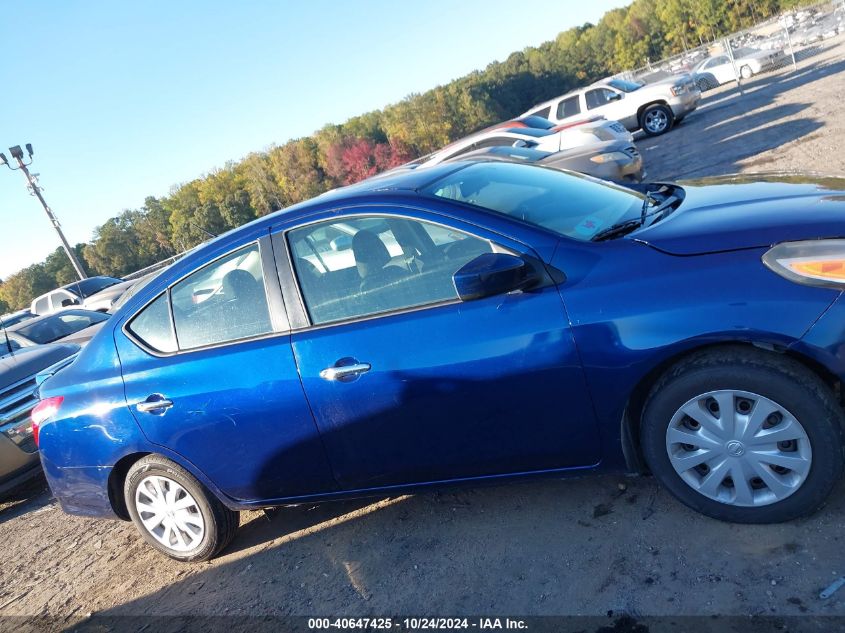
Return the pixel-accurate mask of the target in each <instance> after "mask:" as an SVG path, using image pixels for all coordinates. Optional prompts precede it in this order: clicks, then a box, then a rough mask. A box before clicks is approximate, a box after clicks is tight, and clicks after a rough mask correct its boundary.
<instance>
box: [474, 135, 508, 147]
mask: <svg viewBox="0 0 845 633" xmlns="http://www.w3.org/2000/svg"><path fill="white" fill-rule="evenodd" d="M517 140H518V139H514V138H512V137H509V136H494V137H493V138H486V139H484V140H483V141H478V142H477V143H474V144H473V146H472V148H473V149H481V148H482V147H503V146H504V147H508V146H511V145H513V144H514V141H517Z"/></svg>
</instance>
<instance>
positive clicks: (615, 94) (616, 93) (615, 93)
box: [607, 92, 622, 101]
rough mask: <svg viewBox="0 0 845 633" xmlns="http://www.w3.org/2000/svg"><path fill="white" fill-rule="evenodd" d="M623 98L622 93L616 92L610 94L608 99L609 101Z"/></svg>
mask: <svg viewBox="0 0 845 633" xmlns="http://www.w3.org/2000/svg"><path fill="white" fill-rule="evenodd" d="M621 98H622V93H619V92H614V93H613V94H612V95H610V96H609V97H608V98H607V100H608V101H619V100H620V99H621Z"/></svg>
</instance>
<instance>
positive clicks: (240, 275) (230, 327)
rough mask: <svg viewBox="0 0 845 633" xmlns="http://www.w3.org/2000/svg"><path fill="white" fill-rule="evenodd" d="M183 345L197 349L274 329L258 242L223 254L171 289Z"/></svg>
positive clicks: (174, 319)
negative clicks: (225, 254) (223, 255)
mask: <svg viewBox="0 0 845 633" xmlns="http://www.w3.org/2000/svg"><path fill="white" fill-rule="evenodd" d="M170 297H171V304H172V306H173V322H174V325H175V327H176V339H177V341H178V344H179V349H192V348H196V347H204V346H206V345H215V344H219V343H225V342H229V341H235V340H239V339H245V338H252V337H255V336H260V335H263V334H269V333H270V332H272V331H273V327H272V325H271V323H270V311H269V308H268V306H267V295H266V292H265V289H264V275H263V272H262V269H261V257H260V255H259V251H258V245H257V244H252V245H250V246H247V247H246V248H242V249H240V250H238V251H235V252H234V253H231V254H229V255H227V256H225V257H223V258H222V259H219V260H217V261H215V262H213V263H211V264H209V265H207V266H205V267H204V268H200V269H199V270H198V271H196V272H195V273H193V274H192V275H190V276H188V277H186V278H185V279H183V280H182V281H180V282H179V283H177V284H175V285H174V286H173V287H172V289H171V291H170Z"/></svg>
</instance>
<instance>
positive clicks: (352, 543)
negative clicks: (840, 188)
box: [0, 44, 845, 630]
mask: <svg viewBox="0 0 845 633" xmlns="http://www.w3.org/2000/svg"><path fill="white" fill-rule="evenodd" d="M843 68H845V44H840V45H838V46H829V47H828V48H826V49H825V50H824V51H823V52H822V53H821V54H819V55H817V56H815V57H813V58H811V59H808V60H806V61H804V62H803V63H802V64H801V65H800V66H799V69H798V71H797V72H795V73H792V72H790V71H789V70H786V71H782V72H781V73H778V74H777V75H766V76H763V77H761V78H760V79H758V80H756V81H751V82H749V83H748V84H747V85H746V86H744V89H743V92H744V94H743V95H740V94H739V92H738V90H737V89H736V88H733V87H723V88H721V89H719V90H716V91H713V92H710V93H707V94H706V98H705V99H704V101H703V103H702V107H701V108H700V109H699V110H698V111H697V112H695V113H694V114H692V115H690V116H689V117H688V118H687V119H686V120H685V121H684V122H683V123H682V124H680V125H679V126H678V127H677V128H676V129H675V130H673V131H672V132H671V133H669V134H667V135H665V136H663V137H659V138H656V139H643V140H641V141H640V143H639V146H640V148H641V149H642V151H643V155H644V156H645V159H646V164H647V168H648V171H649V175H650V177H651V178H653V179H669V178H680V177H698V176H704V175H713V174H724V173H730V172H736V171H744V172H751V171H761V170H766V171H772V170H802V171H806V170H812V171H818V172H825V173H838V174H842V173H845V158H843V153H842V152H841V151H837V150H838V149H839V147H841V146H843V145H845V130H843V126H845V118H843V117H842V113H843V109H845V105H843V103H845V100H843V90H842V81H841V78H840V76H839V73H840V72H841V70H842V69H843ZM843 528H845V483H843V484H842V485H840V486H839V488H838V489H837V490H836V491H835V492H834V494H833V496H832V498H831V501H830V504H829V506H828V507H827V508H826V509H824V510H823V511H822V512H820V513H819V514H817V515H816V516H813V517H811V518H809V519H804V520H800V521H795V522H792V523H789V524H786V525H772V526H740V525H729V524H725V523H719V522H716V521H713V520H710V519H707V518H705V517H702V516H699V515H697V514H694V513H693V512H691V511H689V510H687V509H686V508H684V507H683V506H681V505H680V504H678V503H677V502H675V501H674V500H673V499H671V498H670V497H669V496H668V495H667V494H666V493H665V492H663V491H661V490H660V489H659V488H658V487H657V485H656V483H655V482H654V480H652V479H650V478H625V477H621V476H620V477H613V476H603V477H594V478H584V479H568V480H564V481H557V480H545V481H539V482H532V483H523V484H512V485H506V486H499V487H495V488H492V487H490V488H474V489H467V490H462V491H459V492H449V493H442V494H426V495H420V496H413V497H400V498H391V499H383V500H377V501H373V500H367V501H359V502H349V503H335V504H328V505H324V506H316V507H314V506H299V507H296V508H288V509H283V510H279V511H276V512H274V513H273V514H272V515H265V514H263V513H257V512H256V513H244V514H243V515H242V518H241V530H240V533H239V536H238V537H237V539H236V540H235V542H234V543H233V545H232V546H231V547H230V548H229V549H228V550H227V551H226V552H225V554H224V555H223V556H221V557H220V558H218V559H217V560H215V561H212V562H210V563H202V564H179V563H176V562H173V561H170V560H169V559H166V558H163V557H161V556H159V555H157V554H155V553H154V552H153V551H152V550H151V549H150V548H148V547H147V546H146V545H144V544H143V542H142V541H141V540H140V538H139V537H138V536H137V535H136V533H135V531H134V528H133V527H132V525H131V524H127V523H122V522H116V521H115V522H112V521H94V520H88V519H83V518H77V517H69V516H66V515H64V514H63V513H62V512H61V511H60V510H59V509H58V506H57V504H56V502H55V501H54V500H52V499H51V497H50V494H49V491H48V490H47V489H46V487H45V485H44V482H43V481H41V480H39V481H36V482H34V483H33V484H32V485H30V486H28V487H27V488H25V489H23V490H22V491H20V493H19V494H17V495H16V496H15V497H13V498H11V499H6V500H5V501H3V502H2V503H0V543H2V544H3V560H2V566H0V615H4V616H14V615H29V616H33V615H41V616H49V617H50V618H51V619H50V620H49V621H45V622H46V625H47V626H48V627H49V628H57V629H59V628H63V627H65V626H70V625H72V624H74V623H75V622H77V621H78V620H79V619H81V618H84V617H85V616H87V615H88V614H91V613H96V614H109V615H132V614H136V615H137V614H163V615H171V614H183V615H185V614H199V615H223V614H229V615H233V614H279V615H285V614H297V615H315V614H318V615H330V614H331V615H367V614H369V615H396V614H418V615H447V614H452V615H454V614H485V613H487V614H490V613H499V614H508V613H510V614H518V615H543V614H581V615H600V616H606V615H607V614H608V612H610V611H612V612H613V613H615V614H619V613H622V612H624V613H627V614H631V615H632V616H634V617H635V618H636V617H641V616H648V615H661V614H667V615H709V614H732V615H748V614H777V615H780V616H789V615H801V616H804V617H805V618H806V616H809V615H842V616H845V589H843V590H841V591H840V592H839V593H837V594H835V595H834V596H833V597H831V598H829V599H827V600H821V599H820V598H819V591H820V590H821V589H822V588H824V587H825V586H827V585H828V584H830V582H831V581H833V580H834V579H836V578H837V577H838V576H840V575H845V554H843V542H842V540H841V539H843V538H845V531H843ZM20 624H21V622H20V621H16V620H13V619H8V618H6V619H3V618H0V629H2V628H3V627H4V626H5V627H6V628H9V626H12V625H14V626H15V627H17V626H19V625H20ZM617 629H618V630H622V629H621V628H619V627H617ZM617 629H613V630H617Z"/></svg>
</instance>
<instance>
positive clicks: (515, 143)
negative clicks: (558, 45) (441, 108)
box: [411, 119, 634, 169]
mask: <svg viewBox="0 0 845 633" xmlns="http://www.w3.org/2000/svg"><path fill="white" fill-rule="evenodd" d="M633 139H634V137H633V136H632V135H631V133H630V132H629V131H628V130H626V129H625V127H624V126H623V125H621V124H620V123H618V122H617V121H607V120H605V119H599V120H596V121H590V122H586V123H584V124H581V125H572V126H566V127H564V128H563V129H554V128H553V129H550V130H543V129H539V128H530V127H523V128H510V129H491V130H487V131H484V132H479V133H478V134H472V135H470V136H467V137H466V138H462V139H461V140H459V141H455V142H454V143H451V144H449V145H447V146H446V147H444V148H443V149H440V150H438V151H436V152H434V153H432V154H429V155H428V156H424V157H423V158H420V159H419V160H417V161H414V162H413V163H411V165H414V166H415V167H416V168H417V169H419V168H423V167H433V166H434V165H439V164H440V163H442V162H443V161H446V160H449V159H451V158H455V157H457V156H460V155H461V154H467V153H469V152H473V151H475V150H478V149H483V148H485V147H527V148H531V149H537V150H541V151H544V152H560V151H563V150H569V149H574V148H577V147H587V146H590V145H596V144H599V143H604V142H607V141H617V140H620V141H624V142H626V143H633Z"/></svg>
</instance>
